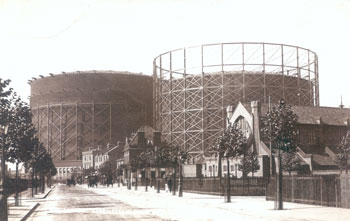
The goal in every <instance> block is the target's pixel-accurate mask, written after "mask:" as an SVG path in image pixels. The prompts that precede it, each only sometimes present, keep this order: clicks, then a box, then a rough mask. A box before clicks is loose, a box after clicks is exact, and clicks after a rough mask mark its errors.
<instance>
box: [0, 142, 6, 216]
mask: <svg viewBox="0 0 350 221" xmlns="http://www.w3.org/2000/svg"><path fill="white" fill-rule="evenodd" d="M4 155H5V148H4V143H2V154H1V178H2V180H1V184H2V185H3V186H2V191H3V193H2V194H1V195H0V220H7V219H8V205H7V192H6V191H7V190H6V186H5V185H6V170H5V156H4Z"/></svg>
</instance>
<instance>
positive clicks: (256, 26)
mask: <svg viewBox="0 0 350 221" xmlns="http://www.w3.org/2000/svg"><path fill="white" fill-rule="evenodd" d="M0 30H1V32H0V33H1V34H0V78H2V79H11V80H12V83H11V86H12V87H14V89H15V91H16V92H17V93H18V94H19V95H20V96H21V97H22V98H23V99H24V100H27V98H28V96H29V95H30V85H28V83H27V82H28V80H29V79H31V78H32V77H38V76H39V75H44V76H48V74H49V73H53V74H59V73H61V72H62V71H64V72H70V71H77V70H80V71H83V70H115V71H130V72H137V73H139V72H142V73H144V74H146V75H151V74H152V68H153V66H152V62H153V59H154V58H155V57H156V56H158V55H159V54H161V53H164V52H167V51H169V50H173V49H177V48H183V47H188V46H192V45H200V44H207V43H220V42H271V43H283V44H290V45H296V46H300V47H304V48H308V49H310V50H312V51H314V52H316V53H317V55H318V58H319V79H320V103H321V105H322V106H339V104H340V99H341V96H342V97H343V104H344V105H345V106H346V107H350V84H349V83H350V71H349V68H348V67H347V64H349V63H350V56H349V53H350V43H349V39H350V0H302V1H301V0H291V1H289V0H264V1H262V0H242V1H238V0H198V1H196V0H186V1H185V0H148V1H146V0H57V1H56V0H0Z"/></svg>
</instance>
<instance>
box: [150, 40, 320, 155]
mask: <svg viewBox="0 0 350 221" xmlns="http://www.w3.org/2000/svg"><path fill="white" fill-rule="evenodd" d="M153 81H154V82H153V102H154V104H153V108H154V114H153V120H154V125H155V126H156V128H157V129H158V130H161V131H162V134H163V136H164V139H166V140H167V141H168V142H171V143H172V144H173V145H179V146H180V147H182V148H183V149H185V150H188V151H189V152H190V153H191V155H192V156H193V157H196V156H198V155H201V154H203V153H204V152H206V151H210V150H211V148H212V145H213V143H214V140H215V139H216V138H217V137H218V136H219V135H220V134H221V133H222V131H223V128H224V127H225V124H226V122H225V118H226V107H227V106H228V105H235V104H237V102H238V101H241V102H249V101H252V100H260V101H261V102H268V100H269V97H270V99H271V102H273V103H276V102H278V101H279V100H280V99H281V98H283V99H284V100H286V102H287V103H289V104H293V105H315V106H318V105H319V88H318V85H319V84H318V61H317V55H316V54H315V53H314V52H312V51H310V50H309V49H305V48H301V47H297V46H291V45H284V44H273V43H259V42H240V43H220V44H208V45H201V46H196V47H189V48H181V49H177V50H173V51H169V52H166V53H163V54H161V55H159V56H158V57H156V58H155V60H154V72H153Z"/></svg>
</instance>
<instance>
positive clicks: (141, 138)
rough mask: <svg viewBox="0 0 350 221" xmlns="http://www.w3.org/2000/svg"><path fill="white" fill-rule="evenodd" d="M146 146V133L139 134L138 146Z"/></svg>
mask: <svg viewBox="0 0 350 221" xmlns="http://www.w3.org/2000/svg"><path fill="white" fill-rule="evenodd" d="M145 144H146V140H145V132H143V131H139V132H137V146H138V147H144V146H145Z"/></svg>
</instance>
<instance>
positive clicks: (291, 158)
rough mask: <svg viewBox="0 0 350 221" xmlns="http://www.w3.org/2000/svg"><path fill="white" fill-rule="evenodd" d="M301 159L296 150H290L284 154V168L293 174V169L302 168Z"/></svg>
mask: <svg viewBox="0 0 350 221" xmlns="http://www.w3.org/2000/svg"><path fill="white" fill-rule="evenodd" d="M300 163H301V161H300V159H299V158H298V156H297V155H296V153H295V152H293V151H292V152H288V153H284V154H282V170H285V171H288V173H289V175H291V173H292V171H298V170H300Z"/></svg>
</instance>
